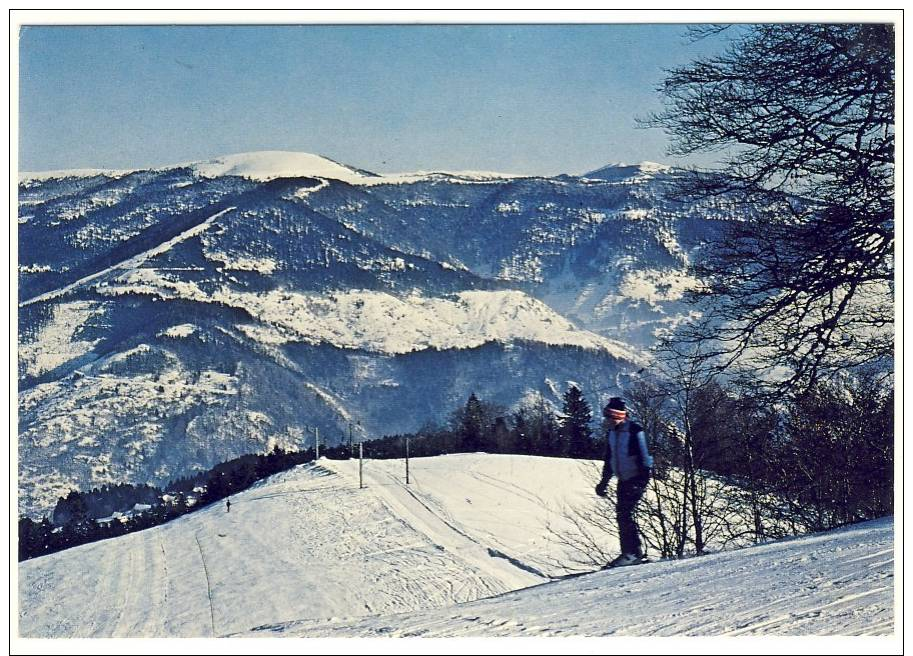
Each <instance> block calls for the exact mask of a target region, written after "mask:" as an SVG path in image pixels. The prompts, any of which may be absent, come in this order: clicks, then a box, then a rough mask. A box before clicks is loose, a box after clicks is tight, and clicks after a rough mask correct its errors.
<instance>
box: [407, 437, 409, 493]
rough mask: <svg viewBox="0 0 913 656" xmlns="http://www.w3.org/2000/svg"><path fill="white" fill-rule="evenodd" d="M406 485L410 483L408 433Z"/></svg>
mask: <svg viewBox="0 0 913 656" xmlns="http://www.w3.org/2000/svg"><path fill="white" fill-rule="evenodd" d="M406 485H409V436H408V435H406Z"/></svg>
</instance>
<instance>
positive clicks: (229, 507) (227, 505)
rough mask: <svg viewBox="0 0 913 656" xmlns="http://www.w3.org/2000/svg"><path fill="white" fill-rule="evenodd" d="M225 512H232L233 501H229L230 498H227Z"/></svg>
mask: <svg viewBox="0 0 913 656" xmlns="http://www.w3.org/2000/svg"><path fill="white" fill-rule="evenodd" d="M225 512H227V513H229V512H231V501H229V500H228V499H225Z"/></svg>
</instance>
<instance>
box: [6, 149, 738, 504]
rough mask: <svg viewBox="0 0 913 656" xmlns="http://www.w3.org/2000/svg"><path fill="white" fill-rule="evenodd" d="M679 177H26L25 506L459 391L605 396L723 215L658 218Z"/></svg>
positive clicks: (22, 260) (678, 308) (296, 442)
mask: <svg viewBox="0 0 913 656" xmlns="http://www.w3.org/2000/svg"><path fill="white" fill-rule="evenodd" d="M676 175H678V173H677V172H676V170H674V169H668V168H665V167H661V166H654V165H647V164H642V165H636V166H633V167H624V168H611V167H610V168H608V169H601V170H599V171H594V172H591V173H590V174H588V175H587V176H586V177H579V178H578V177H573V176H556V177H553V178H544V177H535V176H510V175H501V174H491V173H478V172H476V173H469V172H462V173H443V172H437V173H426V174H408V175H402V176H390V175H377V174H373V173H370V172H368V171H364V170H362V169H359V168H357V167H353V166H347V165H343V164H340V163H337V162H335V161H332V160H330V159H326V158H323V157H319V156H316V155H310V154H307V153H283V152H263V153H248V154H242V155H233V156H227V157H222V158H215V159H213V160H209V161H207V162H195V163H189V164H182V165H176V166H171V167H162V168H156V169H143V170H135V171H118V172H108V173H101V172H98V171H81V172H77V173H75V174H72V175H70V174H63V173H59V172H58V173H54V174H46V175H39V176H31V177H29V176H23V178H22V182H21V183H20V186H19V217H18V222H19V223H18V230H19V257H18V260H19V261H18V264H19V280H18V282H19V285H18V296H19V304H20V307H19V406H20V414H19V429H20V430H19V445H20V450H19V453H20V462H19V466H20V469H19V473H20V482H21V483H20V485H21V487H20V491H21V493H22V496H21V498H20V509H21V511H22V512H28V513H31V514H40V513H42V512H47V511H48V510H49V509H50V507H51V506H52V505H53V502H54V500H55V499H56V497H57V496H61V495H63V494H65V493H66V492H67V491H68V490H69V489H71V488H76V489H87V488H90V487H93V486H98V485H102V484H105V483H115V482H136V483H141V482H149V483H158V484H161V483H164V482H166V481H167V480H169V479H170V478H174V477H177V476H180V475H183V474H185V473H188V472H190V471H193V470H196V469H200V468H208V467H210V466H211V465H213V464H215V463H216V462H219V461H222V460H226V459H229V458H231V457H234V456H236V455H239V454H241V453H245V452H250V451H260V450H263V449H266V448H269V447H270V446H272V445H274V444H280V445H283V446H286V447H288V448H296V447H299V446H302V445H304V444H306V443H307V441H308V440H309V439H311V438H310V434H309V433H308V430H313V429H314V428H319V430H320V434H321V435H322V436H323V438H324V439H326V440H327V441H329V442H330V443H334V442H337V441H339V440H342V439H344V438H345V437H347V435H348V433H349V431H350V430H352V431H355V432H358V433H359V434H360V435H367V436H374V435H378V434H384V433H396V432H405V431H414V430H417V429H418V428H420V427H422V426H423V425H426V424H428V423H429V422H439V421H442V420H444V419H446V417H447V415H448V413H449V412H450V411H451V410H453V409H454V408H456V407H458V406H459V405H461V404H463V403H464V402H465V400H466V398H467V397H468V395H469V394H470V393H471V392H476V394H477V395H479V396H480V398H484V399H486V400H488V401H492V402H495V403H498V404H501V405H503V406H505V407H507V408H511V407H515V406H516V404H517V403H519V402H520V401H521V399H524V398H530V395H532V396H536V395H542V396H544V397H545V399H546V401H547V402H548V403H551V404H553V405H558V404H560V394H561V392H562V390H563V389H564V388H565V387H566V385H567V381H571V380H573V381H576V382H578V383H579V384H581V385H582V386H583V389H584V391H585V392H586V393H587V395H588V398H589V399H590V402H591V403H592V404H594V405H596V404H599V403H601V402H603V401H604V400H605V399H606V398H607V397H608V396H610V395H612V394H617V393H620V392H621V391H622V386H623V385H624V383H625V381H627V380H630V376H631V375H632V374H633V373H634V372H636V371H637V370H638V369H640V368H641V367H642V366H643V365H644V362H645V360H644V358H645V355H644V350H645V349H646V348H647V347H649V346H650V345H651V344H653V343H654V341H655V339H656V335H657V333H658V332H660V331H663V330H666V329H668V328H669V327H671V326H674V325H675V324H676V323H678V322H679V321H681V320H682V319H683V318H684V317H686V316H687V315H688V312H689V311H690V309H689V308H688V307H687V306H685V305H684V304H683V303H682V295H683V294H684V293H685V292H686V291H687V290H688V289H689V288H691V287H693V286H694V285H696V284H699V283H698V281H695V280H693V279H691V278H689V276H688V275H687V272H686V265H687V263H688V262H689V261H690V260H691V259H692V258H693V257H697V256H699V254H700V250H701V248H702V246H703V245H704V244H705V243H706V242H707V241H708V240H709V239H712V238H713V236H714V234H715V233H716V231H717V230H718V229H719V226H720V225H721V224H722V223H723V222H725V221H727V220H729V219H731V218H732V217H733V216H734V215H733V212H734V210H733V209H732V208H731V207H729V206H727V205H726V203H725V201H724V200H718V201H714V203H705V204H702V205H685V204H682V203H681V202H679V201H676V200H673V199H672V198H671V197H670V196H669V194H668V190H669V188H670V185H672V184H674V181H675V178H676ZM214 380H219V381H221V382H220V383H218V384H212V381H214ZM252 417H254V418H256V419H251V418H252ZM350 424H351V426H350ZM308 427H311V428H308Z"/></svg>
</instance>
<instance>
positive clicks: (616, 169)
mask: <svg viewBox="0 0 913 656" xmlns="http://www.w3.org/2000/svg"><path fill="white" fill-rule="evenodd" d="M671 170H672V167H671V166H669V165H667V164H659V163H657V162H647V161H643V162H638V163H637V164H627V163H625V162H615V163H613V164H607V165H606V166H603V167H602V168H599V169H596V170H595V171H590V172H588V173H584V174H583V175H582V176H580V177H582V178H592V179H596V180H623V179H625V178H631V177H634V176H636V175H650V174H655V173H668V172H669V171H671Z"/></svg>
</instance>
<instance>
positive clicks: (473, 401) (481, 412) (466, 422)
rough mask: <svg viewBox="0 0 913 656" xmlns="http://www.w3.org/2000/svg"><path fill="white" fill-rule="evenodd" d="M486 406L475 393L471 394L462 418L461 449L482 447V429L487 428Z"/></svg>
mask: <svg viewBox="0 0 913 656" xmlns="http://www.w3.org/2000/svg"><path fill="white" fill-rule="evenodd" d="M484 424H485V408H484V407H483V406H482V402H481V401H479V398H478V397H477V396H476V395H475V392H473V393H472V394H470V395H469V399H468V400H467V401H466V406H465V407H464V408H463V412H462V417H461V418H460V450H461V451H464V452H473V451H479V450H480V449H481V447H482V431H483V430H484V428H485V425H484Z"/></svg>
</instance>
